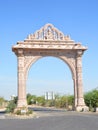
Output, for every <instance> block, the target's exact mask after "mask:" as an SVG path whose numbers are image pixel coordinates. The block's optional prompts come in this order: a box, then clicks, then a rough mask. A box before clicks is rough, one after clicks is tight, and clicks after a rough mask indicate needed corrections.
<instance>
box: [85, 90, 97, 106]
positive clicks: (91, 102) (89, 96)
mask: <svg viewBox="0 0 98 130" xmlns="http://www.w3.org/2000/svg"><path fill="white" fill-rule="evenodd" d="M84 99H85V103H86V105H87V106H88V107H89V108H92V107H93V108H95V107H98V90H92V91H90V92H87V93H86V94H85V95H84Z"/></svg>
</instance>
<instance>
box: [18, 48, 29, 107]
mask: <svg viewBox="0 0 98 130" xmlns="http://www.w3.org/2000/svg"><path fill="white" fill-rule="evenodd" d="M17 58H18V104H17V108H21V107H27V101H26V81H25V74H24V55H23V50H22V49H19V50H18V55H17Z"/></svg>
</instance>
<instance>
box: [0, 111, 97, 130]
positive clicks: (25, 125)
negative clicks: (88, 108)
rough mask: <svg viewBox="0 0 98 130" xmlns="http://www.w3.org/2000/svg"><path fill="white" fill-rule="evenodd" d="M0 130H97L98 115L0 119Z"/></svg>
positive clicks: (72, 113) (55, 114) (72, 114)
mask: <svg viewBox="0 0 98 130" xmlns="http://www.w3.org/2000/svg"><path fill="white" fill-rule="evenodd" d="M48 114H49V113H48ZM0 130H98V115H95V114H86V113H85V114H84V113H76V112H60V113H59V112H58V114H57V113H55V112H54V114H53V111H52V113H50V114H49V116H48V115H47V116H44V114H43V116H42V115H41V116H39V117H37V118H33V119H25V120H22V119H1V120H0Z"/></svg>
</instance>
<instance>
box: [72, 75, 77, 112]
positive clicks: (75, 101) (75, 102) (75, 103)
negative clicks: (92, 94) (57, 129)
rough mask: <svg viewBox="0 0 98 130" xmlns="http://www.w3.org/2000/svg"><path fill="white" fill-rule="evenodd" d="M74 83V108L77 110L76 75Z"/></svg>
mask: <svg viewBox="0 0 98 130" xmlns="http://www.w3.org/2000/svg"><path fill="white" fill-rule="evenodd" d="M73 83H74V109H75V110H76V106H77V84H76V77H73Z"/></svg>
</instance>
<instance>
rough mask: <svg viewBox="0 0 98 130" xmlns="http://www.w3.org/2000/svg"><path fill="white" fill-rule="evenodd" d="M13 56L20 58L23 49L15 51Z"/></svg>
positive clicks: (22, 54)
mask: <svg viewBox="0 0 98 130" xmlns="http://www.w3.org/2000/svg"><path fill="white" fill-rule="evenodd" d="M15 54H16V55H17V57H22V56H24V51H23V49H18V50H17V51H15Z"/></svg>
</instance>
